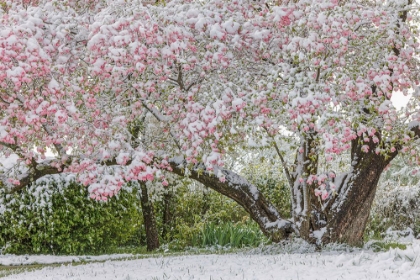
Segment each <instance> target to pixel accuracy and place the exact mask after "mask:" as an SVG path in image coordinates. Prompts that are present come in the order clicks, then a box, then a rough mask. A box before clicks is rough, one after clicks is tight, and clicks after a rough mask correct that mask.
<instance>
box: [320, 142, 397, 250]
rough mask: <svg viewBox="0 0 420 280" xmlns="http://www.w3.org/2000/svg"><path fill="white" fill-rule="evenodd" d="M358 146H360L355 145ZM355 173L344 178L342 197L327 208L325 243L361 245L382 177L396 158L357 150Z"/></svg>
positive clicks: (340, 193)
mask: <svg viewBox="0 0 420 280" xmlns="http://www.w3.org/2000/svg"><path fill="white" fill-rule="evenodd" d="M354 146H356V144H355V143H354ZM352 155H353V157H352V161H353V162H355V164H354V165H353V166H352V171H351V172H350V173H349V174H348V175H347V176H346V177H345V178H343V181H342V182H341V185H342V186H341V187H340V189H338V195H337V197H335V199H334V200H333V201H332V202H331V203H330V205H331V208H327V209H326V210H327V211H328V218H329V219H330V221H329V223H328V227H329V229H328V231H329V232H328V233H329V234H328V235H326V236H325V237H324V242H340V243H347V244H350V245H361V244H362V243H363V233H364V231H365V228H366V225H367V221H368V219H369V214H370V209H371V207H372V202H373V199H374V198H375V194H376V189H377V186H378V181H379V178H380V176H381V174H382V172H383V170H384V169H385V167H386V166H387V165H388V164H389V163H390V161H391V160H392V159H393V158H394V157H395V155H396V154H395V155H388V156H387V157H385V156H383V155H377V154H375V153H374V152H373V150H371V151H370V152H369V153H363V152H361V150H360V149H358V148H357V149H354V150H353V153H352Z"/></svg>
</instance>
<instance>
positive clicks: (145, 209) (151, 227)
mask: <svg viewBox="0 0 420 280" xmlns="http://www.w3.org/2000/svg"><path fill="white" fill-rule="evenodd" d="M140 188H141V198H140V202H141V210H142V213H143V220H144V227H145V228H146V244H147V251H153V250H156V249H158V248H159V235H158V231H157V227H156V219H155V213H154V211H153V205H152V202H151V201H150V200H149V194H148V193H147V187H146V185H145V184H140Z"/></svg>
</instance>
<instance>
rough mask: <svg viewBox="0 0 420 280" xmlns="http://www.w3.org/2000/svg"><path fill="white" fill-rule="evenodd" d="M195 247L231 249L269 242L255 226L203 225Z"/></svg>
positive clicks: (231, 224)
mask: <svg viewBox="0 0 420 280" xmlns="http://www.w3.org/2000/svg"><path fill="white" fill-rule="evenodd" d="M195 242H196V244H193V246H196V247H209V246H222V247H231V248H243V247H257V246H259V245H260V244H266V243H268V242H269V240H268V239H267V238H266V237H265V236H264V235H263V234H262V232H261V230H260V229H259V228H258V227H256V226H255V225H248V224H233V223H223V224H220V225H216V224H215V223H208V224H205V225H204V227H203V229H202V231H201V232H200V234H199V236H197V237H196V238H195Z"/></svg>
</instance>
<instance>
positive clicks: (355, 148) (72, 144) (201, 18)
mask: <svg viewBox="0 0 420 280" xmlns="http://www.w3.org/2000/svg"><path fill="white" fill-rule="evenodd" d="M75 7H76V8H75ZM415 8H416V7H415V4H413V3H412V1H388V2H385V3H378V2H371V1H335V0H328V1H327V0H317V1H304V0H302V1H283V2H282V3H279V5H273V4H272V3H270V2H267V3H266V2H264V1H246V0H244V1H222V0H214V1H208V2H206V3H201V2H194V1H191V2H190V1H185V2H184V1H171V2H169V3H167V4H166V5H162V6H159V5H158V6H147V7H145V6H143V5H142V4H141V2H139V1H127V2H126V1H99V0H98V1H88V2H84V1H81V2H77V1H75V3H73V2H72V1H69V2H64V3H62V2H61V1H60V2H55V1H38V2H36V3H35V2H31V3H26V4H25V5H23V6H22V4H21V2H20V1H19V2H15V1H9V2H7V4H6V5H4V7H3V12H2V15H1V16H2V23H1V24H2V34H3V36H2V38H1V39H0V40H1V41H0V44H2V46H4V50H3V52H2V56H1V58H0V67H1V68H2V69H4V70H5V71H4V73H5V74H3V75H2V76H0V85H1V87H2V91H1V98H2V99H1V100H2V102H1V106H2V120H1V125H2V126H1V128H0V141H1V142H0V144H1V145H2V146H3V153H4V154H5V155H6V156H8V159H9V161H10V162H12V163H13V164H14V165H13V167H12V168H5V169H4V173H3V179H4V180H3V182H4V185H5V186H6V187H8V188H9V189H11V190H16V189H19V188H22V187H24V186H26V185H27V184H28V183H29V182H30V181H33V180H36V179H38V178H40V177H43V176H44V175H46V174H53V173H60V172H71V173H75V174H77V175H78V180H80V182H82V183H83V184H85V185H86V186H89V190H90V191H91V193H92V197H93V198H96V199H107V197H108V196H112V195H114V194H115V193H116V192H118V190H119V189H120V188H121V186H122V185H123V184H124V182H127V181H151V182H152V181H153V182H154V183H155V184H152V185H154V186H157V185H159V184H161V185H162V186H165V185H167V184H168V182H167V180H166V179H165V175H164V173H163V172H162V170H166V171H171V172H173V173H175V174H178V175H180V176H189V177H190V178H191V179H194V180H197V181H199V182H201V183H203V184H204V185H205V186H207V187H209V188H212V189H214V190H216V191H217V192H220V193H221V194H223V195H226V196H228V197H230V198H232V199H233V200H235V201H236V202H238V203H239V204H240V205H241V206H243V208H244V209H245V210H246V211H247V212H248V213H249V214H250V215H251V217H252V218H253V219H254V220H255V221H256V222H257V223H258V225H259V226H260V228H261V230H262V231H263V232H264V233H265V234H266V235H269V236H271V237H272V238H273V239H274V240H276V241H277V240H280V239H282V238H285V237H287V236H288V235H290V234H291V233H296V234H297V235H299V236H301V237H302V238H305V239H307V240H309V241H311V242H347V243H350V244H359V243H360V242H361V241H362V236H363V231H364V229H365V227H366V222H367V219H368V216H369V210H370V207H371V204H372V200H373V198H374V196H375V191H376V187H377V183H378V180H379V178H380V176H381V173H382V171H383V170H384V168H385V167H386V166H387V165H388V164H389V163H390V162H391V161H392V159H393V158H394V157H395V156H396V155H397V154H398V153H407V154H409V155H411V162H412V163H413V164H414V165H418V163H419V161H418V158H417V156H416V154H417V142H418V136H419V135H420V129H419V122H418V121H419V118H420V115H419V114H418V109H417V108H418V101H419V99H418V93H417V91H414V93H412V98H411V100H410V102H409V104H408V105H407V107H406V110H405V111H404V113H403V114H399V113H398V112H397V111H396V109H395V107H394V106H393V104H392V102H391V101H390V99H391V98H392V96H393V95H394V94H395V92H397V91H401V92H402V93H403V94H408V91H409V90H410V89H416V85H417V83H418V63H417V59H416V55H417V53H416V52H417V49H418V43H417V42H416V40H417V39H416V38H417V35H418V34H417V33H418V30H417V25H416V24H417V22H418V18H417V12H415ZM133 123H134V124H137V123H138V124H139V125H145V126H147V127H148V128H150V129H149V131H150V133H148V134H142V135H137V136H136V134H132V125H133ZM234 146H241V147H243V148H245V151H246V148H247V147H260V148H261V147H271V148H272V149H273V153H276V154H277V156H278V158H279V159H278V160H279V161H280V163H281V165H282V168H283V172H284V174H285V177H286V179H287V182H288V184H289V188H290V196H291V197H290V201H291V204H292V210H291V218H290V219H285V218H283V217H281V215H280V214H279V212H278V211H277V210H276V208H275V207H274V206H273V205H272V204H271V203H270V202H269V201H268V200H267V199H266V198H265V197H264V195H263V194H262V193H261V192H260V190H259V189H258V188H257V187H256V186H255V185H253V184H251V183H250V182H248V181H247V180H245V179H244V178H243V177H241V176H240V175H238V174H237V173H235V172H233V171H231V170H228V169H224V168H223V166H224V163H225V158H226V155H227V154H229V148H231V147H234ZM34 147H35V149H36V150H35V151H34V150H33V149H34ZM47 147H48V148H51V149H53V150H54V151H55V153H56V156H55V157H54V158H50V159H47V158H46V155H45V152H46V148H47ZM17 158H18V160H16V159H17ZM342 158H347V159H346V160H342V162H343V165H342V168H341V171H344V172H340V170H333V167H335V162H336V161H337V160H341V159H342ZM12 160H14V161H12ZM156 183H159V184H156Z"/></svg>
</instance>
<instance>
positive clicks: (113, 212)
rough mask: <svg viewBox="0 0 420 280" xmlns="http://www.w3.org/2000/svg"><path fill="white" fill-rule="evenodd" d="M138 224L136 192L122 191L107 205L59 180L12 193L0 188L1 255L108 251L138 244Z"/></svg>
mask: <svg viewBox="0 0 420 280" xmlns="http://www.w3.org/2000/svg"><path fill="white" fill-rule="evenodd" d="M50 179H51V178H50ZM141 223H142V220H141V212H140V209H139V199H138V196H137V190H135V189H131V188H128V187H125V188H124V189H123V190H122V191H121V192H120V193H119V194H118V196H116V197H113V198H111V199H109V201H108V202H99V201H95V200H92V199H90V198H89V197H88V192H87V189H86V188H85V187H83V186H81V185H79V184H76V183H74V182H71V181H70V182H69V181H68V180H65V179H64V178H62V177H59V176H55V177H54V180H45V181H43V182H40V183H38V184H36V185H35V184H34V185H32V186H30V187H28V188H26V189H24V190H22V191H20V192H16V193H14V194H6V193H4V191H1V190H0V249H1V253H17V254H22V253H43V254H99V253H107V252H112V251H113V250H114V249H115V248H116V247H117V246H122V245H127V244H133V245H138V242H140V240H138V238H136V237H137V236H138V235H139V231H140V228H141Z"/></svg>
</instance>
